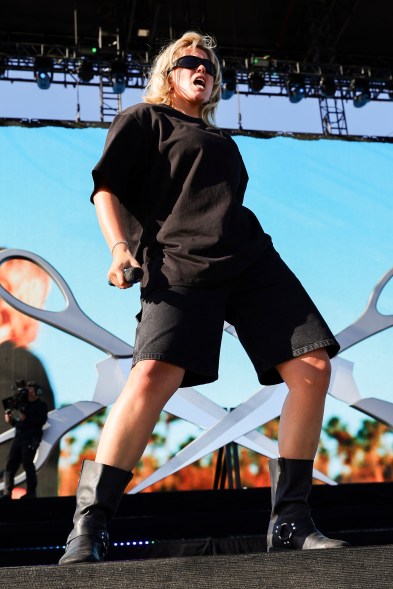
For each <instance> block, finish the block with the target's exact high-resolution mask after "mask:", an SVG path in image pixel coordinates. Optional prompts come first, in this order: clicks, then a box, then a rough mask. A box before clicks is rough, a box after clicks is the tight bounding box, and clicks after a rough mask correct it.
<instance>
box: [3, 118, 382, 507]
mask: <svg viewBox="0 0 393 589" xmlns="http://www.w3.org/2000/svg"><path fill="white" fill-rule="evenodd" d="M106 133H107V131H106V129H102V128H85V129H76V128H63V127H50V126H48V127H45V126H43V127H36V128H27V127H23V126H8V127H7V126H4V127H0V187H1V188H0V190H1V192H0V193H1V204H2V206H1V215H0V246H1V247H2V248H17V249H21V250H25V251H28V252H32V253H34V254H37V255H38V256H40V257H41V258H43V259H44V260H46V261H47V262H49V264H50V265H51V266H53V267H54V268H55V269H56V271H57V272H58V273H59V274H60V275H61V276H62V277H63V278H64V280H65V281H66V283H67V284H68V285H69V287H70V289H71V291H72V293H73V295H74V296H75V299H76V301H77V302H78V305H79V306H80V308H81V309H82V310H83V312H84V313H86V315H88V317H90V318H91V319H92V320H93V321H94V322H95V323H96V324H98V325H100V326H102V327H104V328H105V329H106V330H108V331H109V332H111V333H113V334H114V335H116V336H117V337H118V338H120V339H122V340H124V341H125V342H127V343H129V344H131V345H132V344H133V341H134V331H135V325H136V323H135V315H136V314H137V312H138V311H139V293H138V288H137V287H134V288H132V289H129V290H127V291H119V290H117V289H114V288H110V287H109V286H108V284H107V279H106V273H107V269H108V267H109V264H110V252H109V251H108V249H107V246H106V244H105V242H104V240H103V237H102V235H101V233H100V230H99V228H98V223H97V220H96V216H95V211H94V206H93V205H92V204H91V203H90V202H89V196H90V193H91V189H92V181H91V174H90V171H91V168H92V167H93V166H94V164H95V163H96V161H97V160H98V158H99V157H100V154H101V152H102V148H103V145H104V141H105V137H106ZM234 139H235V141H236V142H237V144H238V146H239V148H240V151H241V153H242V156H243V158H244V161H245V164H246V167H247V170H248V173H249V177H250V181H249V185H248V189H247V194H246V203H245V204H246V205H247V206H248V207H250V208H251V209H252V210H253V211H254V212H255V213H256V214H257V216H258V218H259V219H260V221H261V223H262V225H263V227H264V229H265V231H267V232H268V233H269V234H271V235H272V237H273V242H274V244H275V246H276V248H277V249H278V251H279V252H280V254H281V255H282V257H283V258H284V260H285V261H286V262H287V264H288V265H289V266H290V267H291V268H292V269H293V270H294V271H295V273H296V274H297V276H298V277H299V278H300V280H301V281H302V283H303V284H304V285H305V287H306V289H307V290H308V292H309V293H310V295H311V296H312V298H313V299H314V300H315V302H316V303H317V305H318V307H319V308H320V310H321V311H322V314H323V315H324V316H325V318H326V320H327V322H328V323H329V324H330V326H331V328H332V330H333V332H334V333H335V334H339V333H340V332H342V331H343V330H344V329H346V328H347V327H349V326H351V325H352V324H354V323H355V322H356V321H357V320H358V318H359V317H360V316H361V315H362V313H363V311H364V310H365V309H366V307H367V305H368V302H369V297H370V295H371V293H372V292H373V289H374V287H375V286H376V285H377V284H378V283H379V281H380V280H381V279H382V277H383V276H385V275H386V273H387V272H388V271H389V270H390V269H391V268H392V266H393V247H392V220H393V218H392V203H393V188H392V165H391V161H392V151H393V145H392V144H391V143H384V142H379V141H371V140H370V141H366V140H364V141H353V140H352V141H351V140H342V139H339V138H331V139H318V138H312V137H308V138H299V137H297V138H295V137H279V136H276V137H271V138H257V137H247V136H240V135H239V136H235V137H234ZM0 272H1V277H2V281H6V280H7V274H8V275H10V274H11V273H12V268H11V265H10V263H8V269H7V264H4V265H3V267H2V268H1V269H0ZM16 282H17V284H18V288H20V296H21V297H22V298H23V296H24V295H23V294H22V291H23V292H25V291H26V292H27V293H28V295H27V296H30V294H34V292H36V291H37V289H38V291H39V287H37V286H34V285H37V284H39V283H40V277H39V276H38V278H37V276H33V275H32V274H29V273H28V272H27V273H26V274H21V275H20V277H19V278H17V280H16ZM10 288H16V286H15V287H14V286H12V287H10ZM380 290H381V292H380V295H379V296H378V300H377V301H376V304H374V303H375V301H374V299H373V300H372V301H371V303H370V304H369V306H368V313H373V315H370V316H369V321H368V325H371V328H369V329H368V331H369V333H368V335H369V337H367V338H366V339H363V340H362V341H360V342H356V341H355V343H354V344H353V345H351V346H350V347H348V349H346V350H345V351H344V352H342V353H341V354H340V356H339V358H338V360H339V361H340V360H341V364H340V365H339V366H338V368H337V370H338V376H337V379H336V385H335V389H334V391H333V393H334V395H333V394H330V395H328V398H327V403H326V411H325V418H324V424H323V431H322V435H321V442H320V448H319V451H318V456H317V459H316V467H317V468H318V469H319V470H320V472H321V473H323V474H324V475H326V477H328V478H330V479H331V480H332V481H337V482H342V483H346V482H360V481H384V480H392V479H393V435H392V433H391V429H390V427H389V419H391V418H390V415H389V410H390V409H391V407H393V394H392V393H393V370H392V365H393V363H392V352H393V346H392V344H393V339H392V330H391V329H389V328H386V329H384V330H383V331H380V332H379V333H374V334H373V333H372V332H373V331H375V330H376V327H375V326H377V325H380V323H379V321H380V320H381V317H380V316H381V315H383V316H384V317H382V323H383V325H384V326H385V325H387V324H388V323H389V318H388V317H386V316H389V315H390V316H391V314H392V313H393V290H392V281H390V282H389V280H386V284H385V285H384V286H383V288H382V289H380ZM36 294H37V298H36V299H34V297H33V299H34V300H33V299H32V300H31V301H30V302H31V303H32V304H37V305H40V304H41V303H42V302H43V301H44V300H45V308H47V309H50V310H52V311H60V310H61V309H62V308H63V307H64V305H63V300H62V295H61V293H60V291H59V289H58V288H57V286H56V285H55V284H53V283H52V284H51V285H50V284H46V286H45V288H43V290H42V292H41V291H39V292H38V293H37V292H36ZM0 305H1V307H0V309H1V313H0V369H1V372H0V383H1V390H0V394H1V396H2V398H4V397H7V396H9V395H10V394H11V391H10V388H11V386H12V385H13V383H14V381H15V380H16V379H23V378H25V379H27V380H31V379H40V380H41V381H42V382H41V384H42V386H43V387H44V388H45V389H46V395H47V400H48V402H49V404H50V409H54V408H57V409H60V408H62V407H64V406H68V405H71V404H74V403H78V402H80V401H91V400H92V399H93V395H94V391H95V387H96V381H97V370H96V365H97V363H99V362H101V361H102V360H104V359H105V358H106V357H107V354H105V353H104V352H103V351H101V350H99V349H97V348H96V347H94V346H93V345H91V344H89V343H86V342H85V341H82V340H81V339H78V338H77V337H75V336H73V335H70V334H67V333H65V332H64V331H61V330H59V329H57V328H56V327H53V326H50V325H47V324H45V323H43V322H40V323H36V324H34V321H33V322H32V321H31V320H28V319H26V317H25V318H23V317H21V316H20V314H18V313H16V312H15V311H13V310H11V309H10V308H9V307H8V306H7V305H6V304H5V302H4V301H0ZM24 319H26V321H24ZM14 324H15V325H16V324H17V325H18V326H19V327H18V328H17V327H15V325H14ZM374 328H375V329H374ZM81 329H83V325H81ZM190 337H192V334H190ZM261 337H263V334H261ZM355 340H356V338H355ZM207 353H208V352H207ZM29 371H30V372H29ZM340 371H341V372H340ZM343 371H344V373H345V374H343ZM261 388H262V387H261V385H259V383H258V381H257V378H256V376H255V374H254V371H253V368H252V366H251V363H250V361H249V360H248V358H247V357H246V355H245V353H244V351H243V350H242V348H241V346H240V344H239V342H238V340H237V339H236V337H234V335H232V334H231V333H229V332H225V333H224V336H223V344H222V353H221V363H220V377H219V380H218V381H217V382H215V383H213V384H211V385H206V386H204V387H199V388H197V392H198V393H200V394H201V395H203V396H204V397H206V398H208V399H209V400H211V401H212V402H213V403H215V404H217V405H218V406H219V407H220V408H224V409H225V410H229V409H234V408H236V407H237V406H238V405H239V404H241V403H243V402H245V401H247V400H248V399H249V398H250V397H252V396H253V395H254V394H256V393H258V392H259V391H260V390H261ZM365 399H366V400H368V401H366V402H364V400H365ZM370 399H377V401H383V403H382V404H380V403H378V402H377V403H374V404H373V403H371V405H370V402H369V400H370ZM391 404H392V405H391ZM370 407H372V409H371V410H370ZM375 407H377V409H378V410H377V413H378V412H379V413H378V415H377V418H376V416H375V415H374V416H373V411H374V413H375ZM391 414H393V411H392V412H391ZM104 419H105V412H101V413H97V414H95V415H92V416H91V417H90V418H89V419H87V420H86V421H84V422H83V423H82V424H80V425H78V427H75V428H72V429H71V430H70V431H68V432H67V433H65V434H64V435H63V437H62V439H61V443H60V449H57V450H56V449H55V451H54V452H53V454H52V458H51V462H50V464H47V465H46V466H45V468H44V469H42V470H41V471H40V472H41V474H40V473H39V481H40V485H41V494H56V493H59V494H61V495H67V494H72V493H74V492H75V487H76V482H77V478H78V471H79V468H80V463H81V460H82V458H83V457H94V454H95V449H96V444H97V440H98V437H99V434H100V431H101V428H102V424H103V421H104ZM277 423H278V420H277V419H273V420H269V421H267V422H266V423H263V424H258V431H259V432H260V433H263V434H264V435H265V436H267V437H268V438H270V439H272V440H275V439H276V437H277ZM6 429H7V426H6V424H5V423H2V424H1V431H2V432H4V431H5V430H6ZM203 431H204V430H203V428H201V427H200V426H198V425H196V424H191V423H190V420H186V419H180V418H179V417H176V416H174V415H172V414H171V413H170V412H163V414H162V417H161V419H160V421H159V423H158V424H157V427H156V429H155V431H154V434H153V436H152V439H151V441H150V444H149V447H148V449H147V451H146V453H145V455H144V458H143V460H141V462H140V464H139V465H138V467H137V469H136V477H135V483H136V484H137V485H138V484H141V483H142V481H143V480H145V479H146V477H148V476H149V475H151V473H153V472H155V471H156V470H157V469H158V468H160V467H162V466H163V465H165V464H166V463H167V461H168V460H169V459H170V458H171V457H172V456H174V455H175V454H176V453H177V452H178V451H179V450H180V449H181V448H183V447H185V446H187V445H188V444H189V443H190V442H191V441H192V440H194V439H196V438H198V437H199V436H201V435H202V434H203ZM6 447H7V444H3V445H2V446H1V447H0V452H1V454H0V458H1V459H2V460H3V462H4V456H5V452H6ZM238 452H239V456H240V471H241V483H242V486H244V487H252V486H260V485H268V484H269V479H268V475H267V456H266V454H263V453H261V454H259V453H256V452H254V451H252V450H250V449H249V448H247V447H245V446H243V445H242V444H240V445H239V446H238ZM216 463H217V451H214V452H209V453H208V454H207V455H205V456H202V457H200V458H199V459H198V460H197V461H195V462H192V463H191V464H190V465H189V466H187V467H185V468H183V469H180V470H178V471H177V472H176V473H174V474H171V475H170V476H168V477H166V478H163V479H161V480H160V481H159V482H157V483H156V484H155V485H153V486H149V487H148V488H147V490H149V491H151V490H154V491H159V490H172V489H203V488H211V487H212V484H213V478H214V474H215V472H216ZM49 467H50V468H49ZM0 468H1V466H0ZM45 469H46V470H45Z"/></svg>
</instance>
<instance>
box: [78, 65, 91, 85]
mask: <svg viewBox="0 0 393 589" xmlns="http://www.w3.org/2000/svg"><path fill="white" fill-rule="evenodd" d="M78 78H79V80H80V81H81V82H91V80H92V79H93V78H94V68H93V64H92V63H91V61H88V60H84V61H82V62H81V64H80V66H79V67H78Z"/></svg>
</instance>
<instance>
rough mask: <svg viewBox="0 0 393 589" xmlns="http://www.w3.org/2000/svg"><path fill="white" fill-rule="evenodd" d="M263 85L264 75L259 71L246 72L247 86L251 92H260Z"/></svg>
mask: <svg viewBox="0 0 393 589" xmlns="http://www.w3.org/2000/svg"><path fill="white" fill-rule="evenodd" d="M264 85H265V76H264V75H263V74H262V73H260V72H250V73H249V74H248V87H249V88H250V90H251V92H260V91H261V90H262V89H263V87H264Z"/></svg>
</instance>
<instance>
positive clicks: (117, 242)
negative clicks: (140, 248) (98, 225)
mask: <svg viewBox="0 0 393 589" xmlns="http://www.w3.org/2000/svg"><path fill="white" fill-rule="evenodd" d="M119 243H125V244H126V246H127V247H128V249H130V246H129V245H128V242H127V241H124V239H121V240H120V241H116V243H114V244H113V246H112V254H113V250H114V249H115V247H116V246H117V245H119Z"/></svg>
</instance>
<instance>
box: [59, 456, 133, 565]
mask: <svg viewBox="0 0 393 589" xmlns="http://www.w3.org/2000/svg"><path fill="white" fill-rule="evenodd" d="M132 476H133V475H132V473H131V472H127V471H125V470H121V469H120V468H116V467H114V466H107V465H105V464H99V463H98V462H92V461H91V460H84V462H83V465H82V470H81V475H80V479H79V485H78V490H77V493H76V510H75V515H74V520H73V521H74V529H73V530H72V532H71V533H70V535H69V536H68V538H67V546H66V552H65V554H64V555H63V556H62V557H61V559H60V561H59V564H74V563H77V562H98V561H100V560H102V559H103V558H105V555H106V553H107V551H108V547H109V536H108V532H107V529H106V524H107V521H108V520H109V519H110V518H111V517H112V516H113V515H114V513H115V511H116V510H117V507H118V505H119V503H120V500H121V498H122V496H123V493H124V489H125V488H126V486H127V484H128V483H129V482H130V480H131V479H132Z"/></svg>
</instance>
